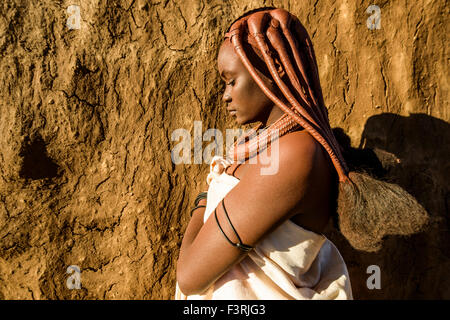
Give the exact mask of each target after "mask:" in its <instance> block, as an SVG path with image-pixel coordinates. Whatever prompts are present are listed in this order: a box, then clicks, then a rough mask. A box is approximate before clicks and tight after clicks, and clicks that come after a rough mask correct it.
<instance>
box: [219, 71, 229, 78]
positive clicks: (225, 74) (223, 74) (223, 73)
mask: <svg viewBox="0 0 450 320" xmlns="http://www.w3.org/2000/svg"><path fill="white" fill-rule="evenodd" d="M231 73H232V72H230V71H228V70H222V72H221V73H220V76H221V77H222V78H223V77H225V76H229V75H230V74H231Z"/></svg>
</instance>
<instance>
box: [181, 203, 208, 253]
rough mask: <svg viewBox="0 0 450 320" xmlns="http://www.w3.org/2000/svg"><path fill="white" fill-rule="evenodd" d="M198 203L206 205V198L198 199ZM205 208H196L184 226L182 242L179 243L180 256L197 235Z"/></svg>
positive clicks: (201, 224)
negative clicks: (185, 226)
mask: <svg viewBox="0 0 450 320" xmlns="http://www.w3.org/2000/svg"><path fill="white" fill-rule="evenodd" d="M198 205H204V206H206V200H205V199H202V200H200V202H199V203H198ZM205 209H206V208H198V209H195V210H194V211H193V213H192V218H191V220H190V221H189V224H188V226H187V228H186V232H185V233H184V237H183V242H182V243H181V248H180V258H181V255H182V254H183V253H184V252H185V251H187V249H188V248H189V247H190V245H191V244H192V242H193V241H194V240H195V237H196V236H197V234H198V232H199V231H200V229H201V228H202V226H203V217H204V214H205Z"/></svg>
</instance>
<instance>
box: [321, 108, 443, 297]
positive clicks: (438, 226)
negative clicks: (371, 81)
mask: <svg viewBox="0 0 450 320" xmlns="http://www.w3.org/2000/svg"><path fill="white" fill-rule="evenodd" d="M333 132H334V134H335V136H336V138H337V140H338V141H339V142H340V144H341V146H342V148H343V155H344V158H345V159H346V160H347V162H348V165H349V167H350V170H352V171H360V170H363V171H366V172H368V173H369V174H371V175H373V176H375V177H377V178H379V179H381V180H384V181H388V182H392V183H396V184H398V185H399V186H401V187H402V188H403V189H405V190H406V191H408V192H409V193H410V194H411V195H413V196H414V197H415V198H416V199H417V200H418V202H419V203H420V204H421V205H422V206H423V207H424V208H425V209H426V210H427V211H428V213H429V215H430V220H431V221H430V227H429V228H428V229H427V230H426V231H425V232H423V233H420V234H417V235H413V236H411V237H397V236H389V237H387V239H386V240H385V241H384V245H383V248H382V249H381V250H380V252H377V253H365V252H359V251H356V250H354V249H353V248H352V247H351V246H350V245H349V244H348V243H346V240H345V239H344V238H343V237H342V235H339V234H337V233H335V232H332V233H331V234H330V237H331V238H330V239H332V240H333V241H336V242H337V245H338V247H340V248H342V249H340V250H342V255H343V256H344V259H345V260H346V262H347V264H348V267H349V273H350V277H351V280H352V287H353V290H354V296H355V299H377V298H380V299H430V298H434V299H449V298H450V280H448V279H449V278H448V276H446V273H447V270H448V265H449V263H450V259H449V256H450V245H449V244H450V241H449V240H450V237H449V229H450V228H449V226H450V224H449V214H448V207H449V204H450V192H449V187H448V181H450V162H449V160H448V159H449V158H450V154H449V153H450V148H449V146H450V143H449V142H450V141H449V140H450V125H449V124H448V123H447V122H445V121H443V120H440V119H436V118H433V117H431V116H428V115H426V114H411V115H410V116H408V117H403V116H400V115H397V114H390V113H385V114H380V115H375V116H372V117H371V118H369V119H368V120H367V122H366V124H365V127H364V131H363V134H362V137H361V143H360V145H359V146H358V148H352V147H351V145H350V138H349V137H348V136H347V135H346V134H345V133H344V131H343V130H342V129H341V128H335V129H333ZM372 264H375V265H378V266H379V267H380V269H381V275H382V278H381V282H382V286H381V289H380V290H373V289H372V290H370V289H368V287H367V284H366V281H367V278H368V277H369V276H370V274H368V273H366V268H367V267H368V266H369V265H372Z"/></svg>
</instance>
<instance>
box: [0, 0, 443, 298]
mask: <svg viewBox="0 0 450 320" xmlns="http://www.w3.org/2000/svg"><path fill="white" fill-rule="evenodd" d="M372 4H376V5H378V7H379V8H380V10H381V11H380V14H381V20H380V29H373V30H371V29H369V28H368V26H367V20H368V18H369V17H370V16H371V15H372V14H373V13H367V12H366V9H367V8H368V7H369V6H370V5H372ZM71 5H75V6H78V8H79V15H78V13H77V11H76V7H75V8H74V7H70V8H69V6H71ZM267 5H270V6H272V5H273V6H278V7H282V8H285V9H287V10H289V11H291V12H292V13H294V14H296V15H297V16H298V17H299V18H300V20H301V21H302V22H303V23H304V25H305V27H306V28H307V30H308V31H309V33H310V35H311V37H312V40H313V44H314V48H315V52H316V55H317V60H318V65H319V69H320V79H321V83H322V88H323V92H324V98H325V102H326V104H327V106H328V108H329V115H330V121H331V124H332V127H334V128H336V129H335V132H336V134H337V135H338V136H339V137H340V140H341V141H342V144H343V145H345V146H346V149H347V154H348V157H350V158H352V159H353V160H352V161H353V163H355V164H358V165H363V166H364V165H367V163H370V168H375V167H376V168H378V169H377V170H378V171H377V173H379V174H382V175H385V176H386V177H389V179H392V180H393V181H395V182H397V183H399V184H400V185H402V186H403V187H404V188H406V189H407V190H408V191H410V192H411V193H412V194H413V195H415V196H416V197H417V198H418V200H419V201H420V202H421V203H422V204H423V205H424V206H425V208H426V209H427V210H428V211H429V213H430V215H431V217H432V224H431V227H430V229H429V230H428V231H427V232H424V233H422V234H419V235H415V236H413V237H410V238H408V239H406V238H400V237H392V238H388V239H387V240H386V242H385V246H384V248H383V250H381V251H380V252H379V253H376V254H367V253H361V252H358V251H355V250H354V249H352V248H351V247H350V246H349V245H348V243H347V242H346V241H345V239H343V238H342V237H341V236H340V235H339V234H338V233H337V232H336V231H335V230H333V229H332V228H331V227H330V228H329V230H327V235H328V237H329V238H330V239H331V240H332V241H333V242H334V243H335V244H336V245H337V247H338V248H339V249H340V251H341V253H342V255H343V257H344V259H345V260H346V262H347V264H348V268H349V271H350V276H351V281H352V286H353V290H354V296H355V298H356V299H380V298H385V299H406V298H419V299H420V298H447V299H448V298H450V288H449V277H448V276H447V274H446V272H447V271H448V270H449V259H448V258H449V247H448V246H449V232H448V227H449V221H448V205H449V189H448V181H449V180H450V179H449V174H450V170H449V165H448V159H449V148H448V147H449V137H450V132H449V131H450V129H449V125H448V121H449V108H448V63H447V61H448V57H449V54H448V46H447V45H446V43H448V41H447V34H449V27H448V23H447V24H446V23H445V20H444V17H445V16H448V13H449V12H448V11H449V9H448V6H445V1H431V0H429V1H426V0H419V1H406V0H400V1H376V2H373V1H346V0H336V1H312V0H308V1H286V0H285V1H256V0H251V1H250V0H248V1H237V0H233V1H229V2H228V1H227V2H222V1H216V0H212V1H203V0H196V1H194V0H189V1H181V0H176V1H169V0H165V1H151V2H149V1H144V0H122V1H119V0H118V1H106V0H96V1H93V0H89V1H88V0H71V1H65V0H61V1H49V0H43V1H26V0H3V1H2V2H1V3H0V69H1V70H2V72H1V73H0V110H1V112H0V298H1V299H171V298H172V297H173V293H174V286H175V266H176V260H177V257H178V250H179V246H180V244H181V239H182V236H183V233H184V229H185V228H186V226H187V224H188V221H189V209H190V207H191V205H192V202H193V200H194V197H195V195H196V194H197V193H198V192H199V191H201V190H203V189H205V188H206V186H207V184H206V174H207V172H208V169H209V167H208V164H205V163H203V164H195V163H192V164H178V165H175V164H174V163H173V162H172V161H171V150H172V148H173V147H174V145H175V144H176V143H177V142H176V141H172V140H171V135H172V133H173V131H174V130H175V129H178V128H184V129H186V130H188V131H190V132H191V134H193V132H194V121H195V120H197V121H202V131H201V132H204V131H205V130H206V129H207V128H218V129H221V130H224V128H237V125H236V124H235V123H233V122H232V120H231V119H228V118H227V115H226V112H225V109H224V106H223V104H222V103H221V100H220V99H221V92H222V90H223V84H222V83H221V82H220V79H219V76H218V73H217V67H216V56H217V51H218V47H219V45H220V41H221V35H222V34H223V32H224V31H225V29H226V28H227V27H228V25H229V24H230V23H231V22H232V21H233V20H234V19H235V18H236V17H238V16H240V15H241V14H242V13H243V12H245V11H247V10H250V9H254V8H257V7H260V6H267ZM207 143H208V142H205V143H204V146H205V145H206V144H207ZM192 159H193V156H192ZM72 265H75V266H78V267H79V268H80V271H81V274H80V280H81V288H80V289H78V290H77V289H72V290H70V289H68V287H67V280H68V278H69V277H74V276H75V274H72V275H70V274H68V273H67V270H68V267H69V266H72ZM370 265H378V266H379V267H380V270H381V289H379V290H377V289H374V290H369V289H368V288H367V286H366V280H367V278H368V277H369V276H370V274H368V273H367V267H368V266H370ZM69 271H70V269H69ZM72 271H73V270H72ZM69 280H70V279H69Z"/></svg>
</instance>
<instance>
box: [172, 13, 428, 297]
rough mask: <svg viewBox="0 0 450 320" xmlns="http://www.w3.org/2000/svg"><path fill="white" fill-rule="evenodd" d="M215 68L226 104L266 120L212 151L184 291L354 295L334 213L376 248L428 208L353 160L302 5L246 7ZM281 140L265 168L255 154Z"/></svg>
mask: <svg viewBox="0 0 450 320" xmlns="http://www.w3.org/2000/svg"><path fill="white" fill-rule="evenodd" d="M218 70H219V73H220V76H221V77H222V79H223V80H224V81H225V83H226V89H225V92H224V95H223V100H224V101H225V103H226V104H227V110H229V111H230V113H231V115H232V116H235V117H236V121H237V122H238V123H239V124H249V123H253V122H259V124H258V125H257V126H256V127H254V128H253V129H252V130H250V131H249V132H247V133H246V134H244V135H243V136H242V137H240V138H239V139H238V140H237V141H236V143H235V144H234V145H233V147H232V148H231V149H230V150H229V156H228V157H227V158H221V157H219V156H216V157H214V158H213V159H212V162H211V166H210V170H211V171H210V174H209V175H208V177H207V182H208V184H209V189H208V191H207V192H201V193H200V194H199V195H198V196H197V198H196V199H195V207H194V209H193V210H192V211H191V214H192V218H191V220H190V222H189V225H188V227H187V229H186V232H185V235H184V238H183V242H182V245H181V248H180V255H179V259H178V264H177V283H176V291H175V299H252V300H253V299H353V294H352V288H351V282H350V278H349V274H348V270H347V267H346V264H345V262H344V260H343V258H342V256H341V254H340V253H339V251H338V249H337V248H336V247H335V246H334V244H333V243H332V242H331V241H330V240H329V239H327V238H326V237H325V236H324V235H323V234H322V232H323V230H324V229H325V227H326V225H327V224H328V222H329V220H330V218H331V217H332V218H333V220H334V221H335V225H336V226H337V227H338V229H339V230H340V232H341V233H342V234H343V235H344V236H345V237H346V239H347V240H348V241H349V242H350V244H351V245H352V246H353V247H354V248H356V249H358V250H364V251H368V252H370V251H377V250H379V248H380V247H381V241H382V238H383V237H384V236H385V235H389V234H403V235H406V234H412V233H415V232H417V231H419V230H420V229H421V228H422V227H423V226H424V224H425V222H426V221H427V214H426V212H425V210H424V209H423V208H422V207H421V206H420V205H419V204H418V203H417V202H416V201H415V199H414V198H413V197H412V196H410V195H409V194H408V193H407V192H406V191H404V190H403V189H401V188H400V187H399V186H397V185H395V184H391V183H388V182H384V181H380V180H377V179H375V178H373V177H371V176H369V175H368V174H366V173H363V172H355V171H349V169H348V167H347V164H346V162H345V160H344V158H343V157H342V150H341V149H340V146H339V144H338V142H337V140H336V138H335V136H334V135H333V132H332V130H331V128H330V125H329V120H328V113H327V110H326V107H325V105H324V101H323V96H322V91H321V87H320V82H319V77H318V67H317V63H316V58H315V54H314V50H313V47H312V43H311V40H310V38H309V36H308V34H307V32H306V30H305V28H304V27H303V25H302V24H301V23H300V21H299V20H298V18H296V17H295V16H294V15H292V14H291V13H289V12H288V11H286V10H284V9H277V8H272V7H270V8H268V7H266V8H261V9H256V10H252V11H249V12H247V13H245V14H244V15H243V16H241V17H239V18H238V19H237V20H236V21H235V22H233V23H232V25H231V26H230V28H229V29H228V31H227V32H226V34H225V38H224V41H223V43H222V45H221V47H220V50H219V54H218ZM261 128H263V129H262V130H260V129H261ZM274 141H276V143H277V147H278V152H277V153H276V154H275V155H276V157H277V158H276V159H277V161H278V165H277V170H276V172H275V173H272V174H262V173H263V172H264V170H263V167H265V166H267V164H266V163H264V164H263V163H262V161H251V160H254V159H255V158H254V157H258V155H260V154H261V153H262V152H263V150H264V151H266V152H267V151H269V149H270V148H271V147H273V146H275V143H274ZM274 150H275V148H273V150H271V151H274ZM269 152H270V151H269ZM274 153H275V152H274Z"/></svg>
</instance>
